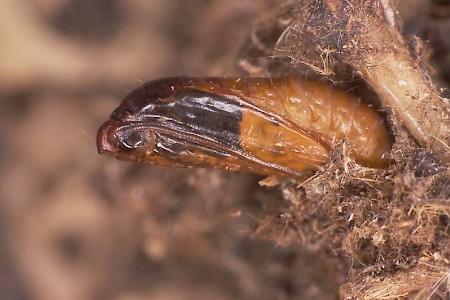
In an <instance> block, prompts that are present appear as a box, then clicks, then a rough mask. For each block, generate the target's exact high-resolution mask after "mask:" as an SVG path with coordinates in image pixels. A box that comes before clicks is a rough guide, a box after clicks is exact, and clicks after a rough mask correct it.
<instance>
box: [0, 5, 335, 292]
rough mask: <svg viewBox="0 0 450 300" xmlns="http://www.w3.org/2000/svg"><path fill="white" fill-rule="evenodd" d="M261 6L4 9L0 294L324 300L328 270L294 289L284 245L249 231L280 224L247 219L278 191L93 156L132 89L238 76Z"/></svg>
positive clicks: (212, 174) (240, 179) (0, 12)
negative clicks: (104, 127) (318, 298)
mask: <svg viewBox="0 0 450 300" xmlns="http://www.w3.org/2000/svg"><path fill="white" fill-rule="evenodd" d="M272 7H274V3H273V2H272V1H266V0H239V1H237V0H236V1H219V0H190V1H177V0H151V1H145V0H126V1H123V0H120V1H119V0H96V1H92V0H2V1H1V2H0V137H1V141H2V142H1V143H0V172H1V185H0V298H1V299H49V300H51V299H252V298H254V299H275V298H278V299H285V298H289V297H291V296H292V295H295V296H298V295H300V294H304V295H308V294H309V295H327V296H326V297H325V298H329V299H331V298H334V297H335V295H336V292H337V290H336V286H337V284H336V282H335V279H334V278H333V276H334V275H333V274H334V273H333V272H331V273H330V270H329V269H325V270H321V271H320V272H319V273H327V277H326V278H325V281H323V280H322V279H317V280H318V281H319V283H318V284H316V285H311V286H309V287H306V286H304V285H299V284H298V283H297V281H298V280H305V278H308V272H309V271H308V270H307V269H308V268H300V267H298V268H293V266H295V265H296V264H300V265H301V260H300V259H299V258H298V257H297V255H296V254H295V251H294V250H291V249H289V248H286V247H282V246H279V247H277V246H274V243H273V242H268V241H265V240H264V239H261V238H259V239H258V238H252V237H251V236H252V234H253V233H254V231H255V227H254V224H255V222H256V219H258V218H259V217H260V218H261V219H259V220H260V221H261V220H265V219H267V224H271V222H273V220H274V218H275V217H274V216H276V213H275V212H274V213H270V214H268V213H267V212H266V213H265V214H264V215H262V216H257V215H256V213H257V212H258V211H261V208H262V207H263V206H270V203H271V202H272V201H275V203H276V201H278V203H283V202H282V201H283V200H282V197H281V193H280V192H279V190H278V189H275V190H269V189H267V188H261V187H259V186H258V184H257V182H258V181H259V180H260V179H261V177H257V176H253V175H249V174H229V173H226V172H221V171H211V170H184V169H171V168H160V167H154V166H147V165H145V166H141V165H136V164H131V163H127V162H120V161H117V160H115V159H113V158H111V157H102V156H99V155H98V154H97V152H96V145H95V136H96V131H97V128H98V126H99V125H100V124H101V123H102V122H104V121H105V120H106V119H107V118H108V117H109V114H110V113H111V112H112V110H113V109H114V108H115V107H116V106H117V105H118V103H119V102H120V100H121V99H122V98H123V97H124V96H125V95H126V94H127V93H128V92H130V91H131V90H133V89H134V88H136V87H137V86H139V85H140V84H141V83H142V82H143V81H149V80H152V79H156V78H159V77H164V76H173V75H203V76H205V75H241V74H242V73H240V71H239V70H238V69H237V68H236V67H235V65H236V64H235V62H236V56H237V53H238V51H239V48H240V46H241V45H242V43H243V41H244V39H245V38H246V36H247V35H248V33H249V30H250V29H249V28H250V26H251V24H252V23H253V22H254V21H255V19H256V17H257V16H261V14H262V15H264V14H265V13H266V12H267V11H269V10H270V9H271V8H272ZM269 199H270V200H271V201H268V200H269ZM268 209H269V210H270V208H268ZM276 209H278V208H276ZM253 213H255V214H253ZM277 234H278V233H277ZM311 255H315V254H314V253H312V254H310V255H309V256H307V257H306V259H311ZM291 268H292V269H291ZM316 273H317V271H314V272H313V274H316ZM299 274H301V276H299ZM296 277H299V278H300V279H297V278H296ZM302 278H303V279H302ZM330 278H332V280H331V281H330V280H329V279H330ZM315 280H316V279H315ZM305 282H306V283H307V282H308V281H305ZM324 282H325V286H329V287H330V288H329V290H325V291H321V290H320V289H319V288H318V287H320V286H323V285H324ZM321 289H323V287H322V288H321ZM330 295H331V296H330Z"/></svg>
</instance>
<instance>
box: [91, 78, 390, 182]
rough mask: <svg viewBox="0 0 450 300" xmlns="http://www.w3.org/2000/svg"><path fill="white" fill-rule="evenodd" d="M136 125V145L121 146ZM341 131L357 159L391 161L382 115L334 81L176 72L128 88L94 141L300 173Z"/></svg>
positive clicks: (180, 160)
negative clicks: (197, 75) (177, 74)
mask: <svg viewBox="0 0 450 300" xmlns="http://www.w3.org/2000/svg"><path fill="white" fill-rule="evenodd" d="M136 132H139V133H138V134H137V135H138V137H136V136H135V137H134V139H135V140H136V141H137V142H138V144H139V145H135V146H136V147H134V146H133V147H124V146H123V144H124V142H126V139H127V138H129V136H130V135H132V134H135V135H136ZM344 138H346V139H348V140H349V141H350V145H351V151H350V153H351V156H352V157H353V158H354V159H355V161H356V162H357V163H359V164H361V165H364V166H367V167H375V168H383V167H386V166H387V165H388V153H389V152H390V150H391V147H392V140H391V136H390V134H389V131H388V129H387V127H386V124H385V122H384V120H383V118H382V117H381V116H380V115H379V114H378V113H377V112H376V111H375V110H373V109H371V108H370V107H369V106H368V105H367V104H366V103H364V102H363V101H361V100H360V99H359V98H358V97H356V96H355V95H353V94H350V93H347V92H345V91H343V90H341V89H338V88H335V87H333V86H331V84H327V83H320V82H314V81H309V80H300V79H298V78H296V77H287V78H184V77H181V78H180V77H178V78H168V79H162V80H159V81H154V82H150V83H148V84H146V85H144V86H142V87H140V88H138V89H137V90H135V91H134V92H132V93H131V94H130V95H129V96H128V97H127V98H125V99H124V101H123V102H122V104H121V106H119V108H118V109H117V110H116V111H115V112H114V113H113V114H112V116H111V119H110V120H109V121H108V122H106V123H105V124H104V125H102V127H101V128H100V130H99V134H98V142H97V143H98V149H99V152H100V153H104V152H107V153H110V154H112V155H114V156H116V157H117V158H120V159H128V160H136V161H146V162H152V163H156V164H161V165H172V166H184V167H189V166H209V167H218V168H225V169H232V170H238V169H243V170H248V171H252V172H257V173H263V174H275V175H287V176H293V177H298V176H301V175H302V174H310V173H311V172H313V171H314V170H317V169H318V168H319V167H320V166H321V165H323V164H325V163H327V162H328V161H329V160H330V157H329V155H330V151H331V148H332V147H333V146H334V145H335V143H336V142H337V141H339V140H342V139H344ZM183 146H185V149H184V151H183V149H182V148H183ZM170 147H172V148H173V149H176V150H174V151H172V150H173V149H172V150H171V148H170Z"/></svg>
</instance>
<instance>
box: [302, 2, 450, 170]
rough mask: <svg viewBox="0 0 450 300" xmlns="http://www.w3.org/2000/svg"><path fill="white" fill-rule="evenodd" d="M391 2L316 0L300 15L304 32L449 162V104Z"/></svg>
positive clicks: (422, 141)
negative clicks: (409, 45) (402, 28)
mask: <svg viewBox="0 0 450 300" xmlns="http://www.w3.org/2000/svg"><path fill="white" fill-rule="evenodd" d="M393 12H395V9H393V8H392V5H391V1H390V0H348V1H340V0H339V1H338V0H317V1H312V2H311V1H310V5H309V10H308V11H307V12H301V13H300V14H301V16H299V17H300V21H299V22H302V26H303V30H304V34H306V35H308V36H309V37H310V38H311V40H313V41H315V42H316V43H317V44H318V46H320V48H323V49H332V50H334V51H335V53H336V55H337V56H338V58H340V59H342V60H343V61H345V62H347V63H348V64H350V65H351V66H352V67H353V69H354V70H355V71H356V72H357V73H358V74H359V75H360V76H361V77H362V78H363V79H364V80H365V81H366V82H367V83H369V84H370V85H371V86H372V88H373V89H374V90H375V92H377V94H378V96H379V97H380V99H381V101H382V102H383V103H384V104H386V105H387V106H389V107H390V108H392V111H393V113H394V114H395V115H396V116H397V117H398V119H400V120H401V122H402V123H403V125H404V126H405V127H406V128H407V130H408V131H409V132H410V134H411V135H412V136H413V137H414V138H415V139H416V140H417V142H418V143H419V144H420V145H421V146H423V147H427V148H429V149H431V150H433V151H434V152H435V153H436V155H438V156H439V157H440V158H441V159H442V160H443V161H445V162H447V163H448V162H450V106H449V103H448V100H447V99H444V98H442V97H440V95H439V93H438V92H437V91H436V89H435V87H434V85H433V83H432V82H431V80H430V79H429V76H428V75H427V73H426V71H425V70H423V69H422V68H421V66H420V62H419V61H417V60H416V59H414V58H413V56H412V55H411V54H410V53H409V51H408V48H407V46H406V44H405V41H404V40H403V37H402V36H401V34H400V33H399V30H398V28H397V27H396V24H394V21H393V20H395V18H394V17H395V14H394V13H393Z"/></svg>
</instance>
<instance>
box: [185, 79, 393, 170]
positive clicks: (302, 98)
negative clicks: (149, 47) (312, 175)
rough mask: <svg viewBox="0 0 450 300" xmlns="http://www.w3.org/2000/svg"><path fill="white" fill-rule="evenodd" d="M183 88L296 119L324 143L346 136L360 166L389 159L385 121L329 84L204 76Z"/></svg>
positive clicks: (377, 164) (382, 164)
mask: <svg viewBox="0 0 450 300" xmlns="http://www.w3.org/2000/svg"><path fill="white" fill-rule="evenodd" d="M185 87H190V88H194V89H197V90H202V91H206V92H210V93H218V94H223V95H229V96H235V97H238V98H240V99H242V100H243V101H245V102H247V103H250V104H252V105H253V106H255V107H257V108H259V109H261V110H262V111H265V112H268V113H270V114H273V115H274V116H279V117H281V118H283V119H285V120H287V121H289V122H291V123H293V124H295V125H296V126H298V129H299V130H300V131H304V132H306V133H307V134H309V135H310V136H311V137H312V138H313V139H316V140H317V141H320V143H322V144H323V145H324V146H326V147H328V148H331V147H332V146H333V145H335V144H336V142H337V141H340V140H342V139H344V138H347V139H348V140H349V141H350V143H351V145H352V147H351V156H352V157H353V158H354V159H355V160H356V162H358V163H359V164H361V165H364V166H368V167H376V168H382V167H386V166H387V164H388V153H389V152H390V150H391V147H392V138H391V135H390V133H389V130H388V128H387V126H386V123H385V120H384V119H383V118H382V117H381V116H380V115H379V114H378V113H377V112H376V111H375V110H374V109H372V108H370V107H369V106H368V104H367V103H365V102H364V101H361V99H360V98H359V97H357V96H355V95H353V94H351V93H348V92H346V91H344V90H342V89H339V88H336V87H333V86H332V85H331V84H329V83H322V82H315V81H311V80H301V79H299V78H296V77H287V78H275V79H272V78H214V80H212V79H211V78H209V79H208V78H205V79H195V80H190V81H188V82H186V86H185ZM314 154H315V153H310V155H312V156H314Z"/></svg>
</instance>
